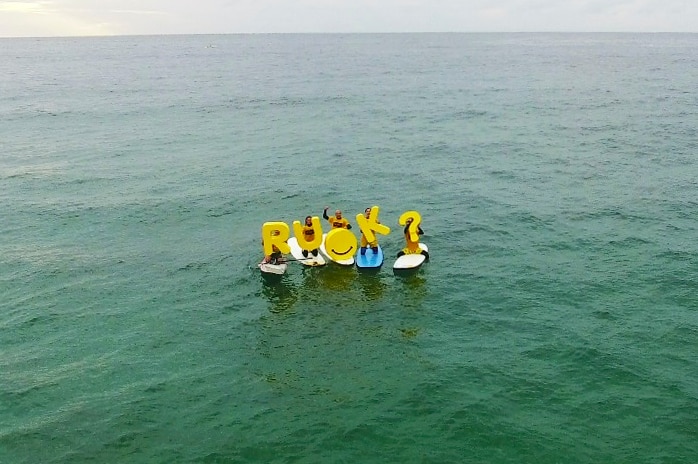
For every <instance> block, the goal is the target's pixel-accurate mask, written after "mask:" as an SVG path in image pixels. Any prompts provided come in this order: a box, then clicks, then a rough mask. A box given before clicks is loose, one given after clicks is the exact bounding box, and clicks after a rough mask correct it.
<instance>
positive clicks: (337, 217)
mask: <svg viewBox="0 0 698 464" xmlns="http://www.w3.org/2000/svg"><path fill="white" fill-rule="evenodd" d="M328 209H330V207H329V206H325V209H324V210H323V211H322V218H323V219H327V220H328V221H329V222H330V225H331V226H332V228H333V229H351V224H349V221H347V220H346V219H345V218H343V217H342V211H341V210H336V211H335V212H334V216H332V217H330V216H328V215H327V210H328Z"/></svg>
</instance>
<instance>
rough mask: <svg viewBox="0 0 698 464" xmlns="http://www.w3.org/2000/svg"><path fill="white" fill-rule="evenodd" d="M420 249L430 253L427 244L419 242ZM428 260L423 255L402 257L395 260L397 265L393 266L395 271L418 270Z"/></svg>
mask: <svg viewBox="0 0 698 464" xmlns="http://www.w3.org/2000/svg"><path fill="white" fill-rule="evenodd" d="M419 248H421V249H422V250H424V251H429V248H428V247H427V246H426V244H424V243H422V242H419ZM426 259H427V257H426V256H424V255H423V254H410V255H402V256H400V257H399V258H398V259H396V260H395V264H393V270H395V271H406V270H409V269H417V268H418V267H419V266H421V265H422V263H423V262H424V261H426Z"/></svg>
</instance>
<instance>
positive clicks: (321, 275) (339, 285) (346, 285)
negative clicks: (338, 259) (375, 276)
mask: <svg viewBox="0 0 698 464" xmlns="http://www.w3.org/2000/svg"><path fill="white" fill-rule="evenodd" d="M354 279H356V270H355V269H354V268H353V267H351V266H339V265H334V264H328V265H327V266H323V268H322V272H318V273H317V281H318V284H319V285H321V286H322V287H323V288H325V289H327V290H333V291H335V292H348V291H349V290H350V289H351V285H352V282H354Z"/></svg>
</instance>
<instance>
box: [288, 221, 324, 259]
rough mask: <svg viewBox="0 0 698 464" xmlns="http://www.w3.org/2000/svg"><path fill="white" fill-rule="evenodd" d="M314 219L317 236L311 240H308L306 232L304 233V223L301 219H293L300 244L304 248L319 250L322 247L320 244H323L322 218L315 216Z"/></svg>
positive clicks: (294, 230) (294, 233)
mask: <svg viewBox="0 0 698 464" xmlns="http://www.w3.org/2000/svg"><path fill="white" fill-rule="evenodd" d="M312 220H313V231H314V232H315V238H314V239H313V240H312V241H311V242H308V241H306V239H305V234H303V225H301V223H300V221H293V235H295V236H296V240H298V246H299V247H301V249H303V250H308V251H313V250H317V249H318V248H320V245H322V225H320V218H319V217H317V216H313V219H312Z"/></svg>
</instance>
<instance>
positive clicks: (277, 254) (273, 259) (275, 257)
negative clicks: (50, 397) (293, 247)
mask: <svg viewBox="0 0 698 464" xmlns="http://www.w3.org/2000/svg"><path fill="white" fill-rule="evenodd" d="M272 235H279V231H278V230H275V231H274V232H272ZM262 246H264V239H262ZM271 248H272V253H271V254H270V255H267V256H265V257H264V259H263V260H262V262H261V263H259V264H283V263H285V262H286V258H284V255H283V253H281V250H279V248H278V247H277V246H276V245H272V246H271Z"/></svg>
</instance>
